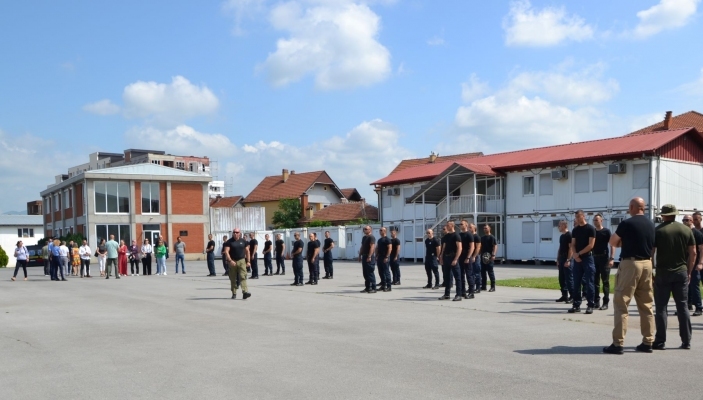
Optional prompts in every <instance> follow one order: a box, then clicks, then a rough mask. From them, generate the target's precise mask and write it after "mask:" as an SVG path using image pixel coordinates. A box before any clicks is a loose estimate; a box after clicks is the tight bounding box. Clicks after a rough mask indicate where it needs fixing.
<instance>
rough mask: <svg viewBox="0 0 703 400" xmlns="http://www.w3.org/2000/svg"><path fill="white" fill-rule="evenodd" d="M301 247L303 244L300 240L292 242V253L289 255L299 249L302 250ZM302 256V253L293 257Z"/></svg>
mask: <svg viewBox="0 0 703 400" xmlns="http://www.w3.org/2000/svg"><path fill="white" fill-rule="evenodd" d="M303 247H305V244H304V243H303V241H302V240H300V239H298V240H296V241H295V242H293V252H292V253H291V254H294V253H295V252H296V251H298V250H299V249H300V250H302V248H303ZM302 256H303V252H302V251H301V252H300V253H299V254H296V255H295V257H302Z"/></svg>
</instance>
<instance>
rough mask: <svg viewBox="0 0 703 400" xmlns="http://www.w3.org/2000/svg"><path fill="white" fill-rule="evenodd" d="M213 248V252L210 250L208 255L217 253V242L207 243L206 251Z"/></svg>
mask: <svg viewBox="0 0 703 400" xmlns="http://www.w3.org/2000/svg"><path fill="white" fill-rule="evenodd" d="M209 248H212V250H209V251H208V253H214V252H215V241H214V240H211V241H209V242H207V247H206V249H209Z"/></svg>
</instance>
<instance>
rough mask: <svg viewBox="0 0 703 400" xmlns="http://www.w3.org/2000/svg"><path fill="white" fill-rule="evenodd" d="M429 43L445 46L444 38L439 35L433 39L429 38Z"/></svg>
mask: <svg viewBox="0 0 703 400" xmlns="http://www.w3.org/2000/svg"><path fill="white" fill-rule="evenodd" d="M427 44H428V45H430V46H444V44H445V43H444V38H442V37H439V36H434V37H432V38H431V39H427Z"/></svg>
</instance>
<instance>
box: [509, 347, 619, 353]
mask: <svg viewBox="0 0 703 400" xmlns="http://www.w3.org/2000/svg"><path fill="white" fill-rule="evenodd" d="M603 347H605V346H579V347H571V346H554V347H551V348H549V349H526V350H515V351H514V352H515V353H518V354H525V355H550V354H602V353H603Z"/></svg>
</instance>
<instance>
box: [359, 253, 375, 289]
mask: <svg viewBox="0 0 703 400" xmlns="http://www.w3.org/2000/svg"><path fill="white" fill-rule="evenodd" d="M375 264H376V257H374V256H371V260H369V259H368V256H366V255H362V256H361V269H362V272H363V274H364V287H365V288H366V290H376V274H375V273H374V269H375Z"/></svg>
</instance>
